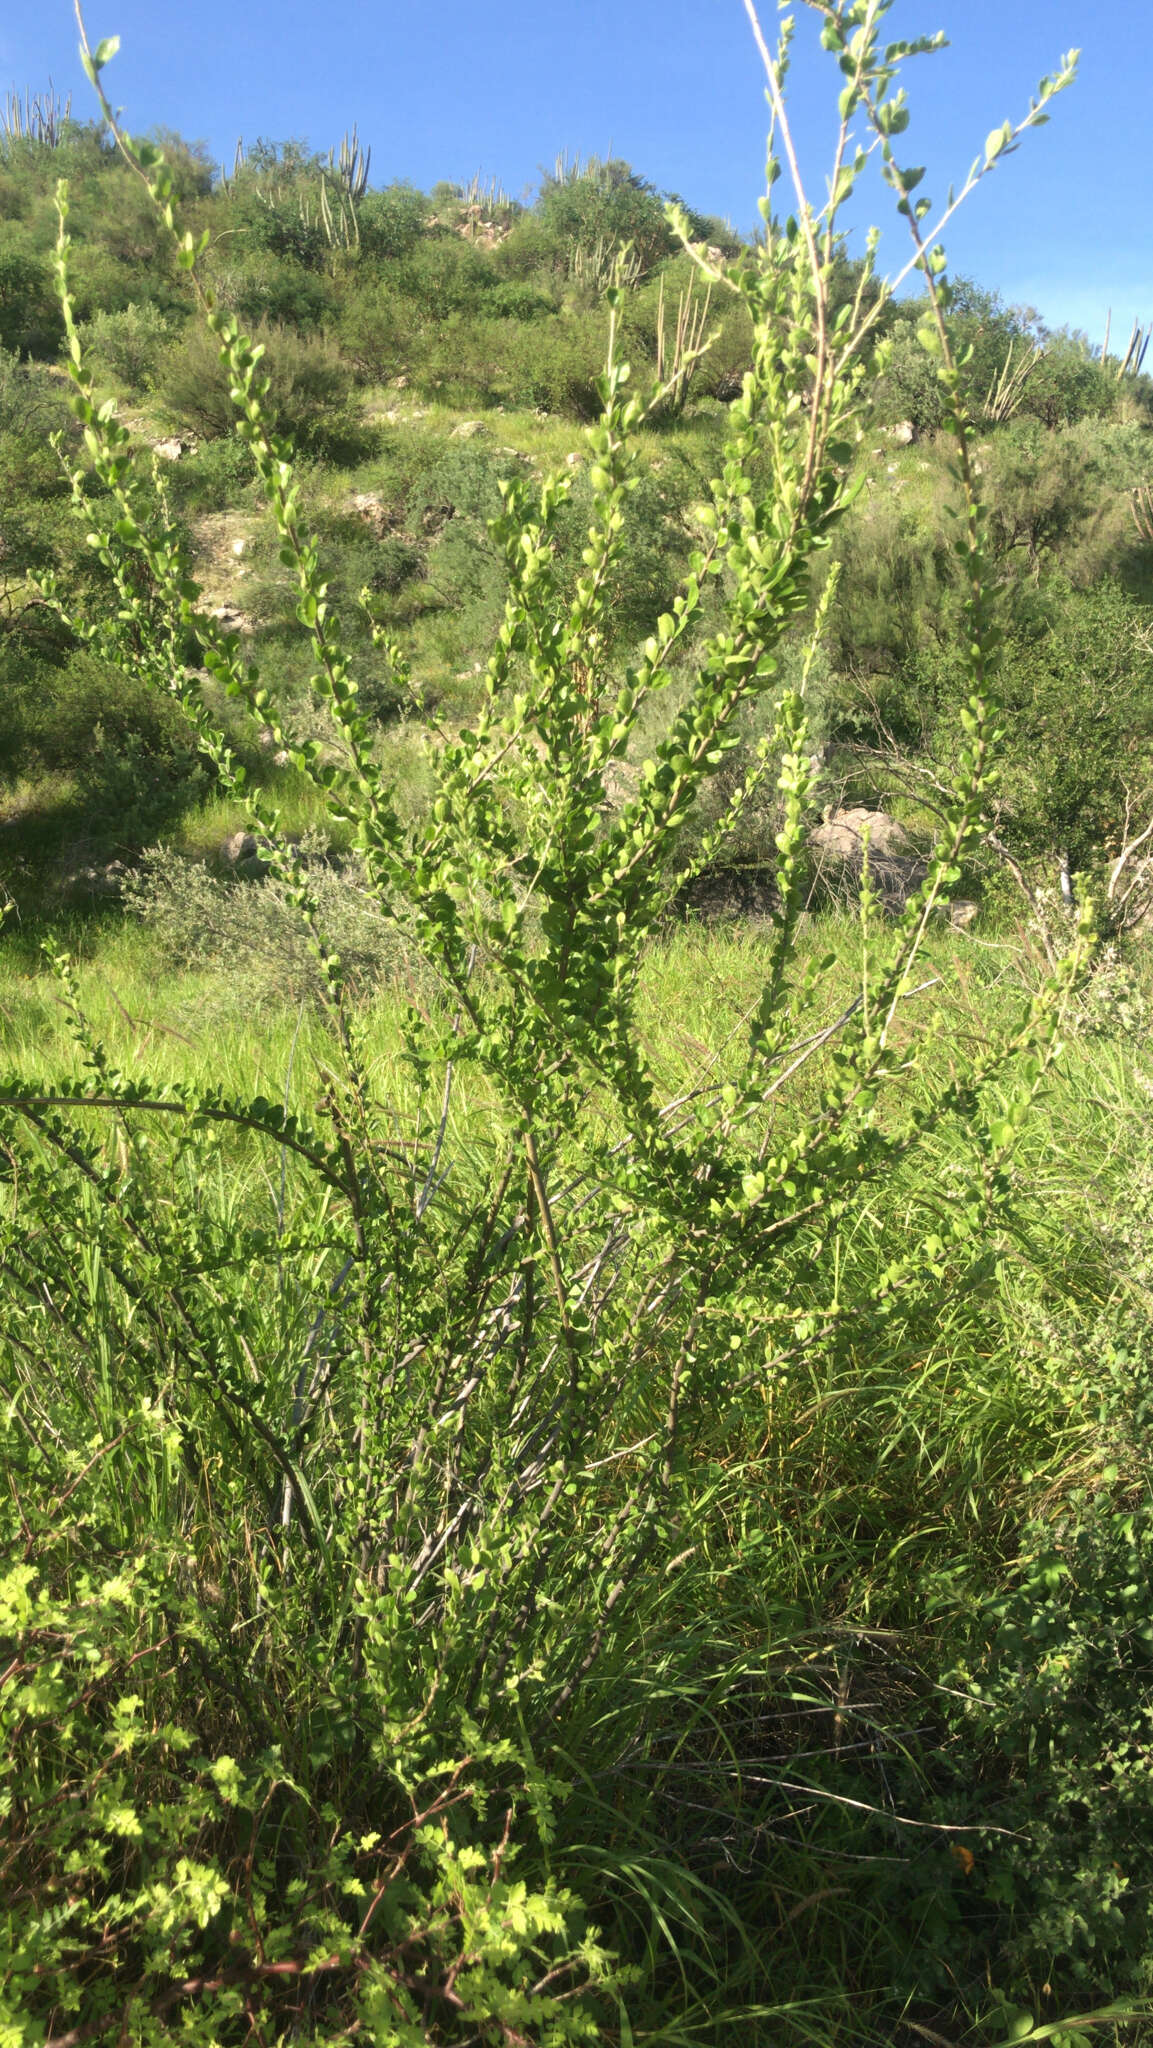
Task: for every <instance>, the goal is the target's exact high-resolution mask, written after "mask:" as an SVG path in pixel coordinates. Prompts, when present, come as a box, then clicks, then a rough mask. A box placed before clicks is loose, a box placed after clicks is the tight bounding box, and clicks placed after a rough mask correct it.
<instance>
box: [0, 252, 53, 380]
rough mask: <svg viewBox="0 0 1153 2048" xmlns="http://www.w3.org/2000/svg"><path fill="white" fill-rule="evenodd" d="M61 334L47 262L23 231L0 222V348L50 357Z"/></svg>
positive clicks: (24, 354) (19, 353)
mask: <svg viewBox="0 0 1153 2048" xmlns="http://www.w3.org/2000/svg"><path fill="white" fill-rule="evenodd" d="M61 332H62V329H61V325H60V317H59V309H58V307H57V305H56V303H55V300H54V297H53V292H52V277H51V273H50V271H49V268H48V265H47V263H46V262H45V261H44V259H43V257H42V256H41V255H40V254H39V253H38V252H37V251H36V250H35V249H34V248H33V247H32V246H30V244H29V241H28V238H27V236H26V234H25V233H24V231H23V229H22V228H20V227H18V226H15V225H14V224H10V223H8V222H4V223H0V348H2V349H11V350H12V351H13V352H14V353H15V354H16V355H21V356H48V357H52V356H55V354H56V351H57V349H58V348H59V346H60V336H61Z"/></svg>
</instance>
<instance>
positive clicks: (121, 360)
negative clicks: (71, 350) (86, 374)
mask: <svg viewBox="0 0 1153 2048" xmlns="http://www.w3.org/2000/svg"><path fill="white" fill-rule="evenodd" d="M83 340H84V346H85V348H86V349H87V351H88V354H89V357H90V360H91V362H92V366H93V368H94V370H95V371H96V374H97V375H98V376H99V377H101V378H103V379H105V381H106V382H108V383H110V384H114V385H119V386H120V387H121V388H123V387H125V386H126V387H127V388H128V389H129V390H130V391H148V390H151V388H152V385H153V384H154V382H155V380H156V373H157V370H158V368H159V366H160V362H161V359H162V358H163V356H164V354H165V351H166V350H167V348H168V346H169V344H170V342H171V340H172V323H171V321H169V320H166V319H165V317H164V315H163V313H160V312H158V311H157V309H156V307H155V306H152V305H147V304H146V305H143V306H136V305H130V306H125V308H124V310H123V312H120V313H96V314H95V315H94V316H93V318H92V319H91V320H89V321H87V322H86V323H85V325H84V328H83Z"/></svg>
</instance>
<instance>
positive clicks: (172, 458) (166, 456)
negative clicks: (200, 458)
mask: <svg viewBox="0 0 1153 2048" xmlns="http://www.w3.org/2000/svg"><path fill="white" fill-rule="evenodd" d="M152 453H153V454H154V455H159V457H160V459H161V461H162V462H179V460H180V458H181V456H182V455H188V454H189V453H191V450H190V449H189V445H188V443H187V441H182V440H181V438H180V436H179V434H170V435H169V436H168V439H167V440H166V441H154V442H153V443H152Z"/></svg>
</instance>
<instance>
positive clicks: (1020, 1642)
mask: <svg viewBox="0 0 1153 2048" xmlns="http://www.w3.org/2000/svg"><path fill="white" fill-rule="evenodd" d="M1151 1616H1153V1510H1151V1509H1150V1507H1149V1506H1148V1504H1147V1503H1145V1502H1139V1503H1135V1504H1117V1503H1114V1502H1112V1501H1110V1500H1109V1498H1108V1496H1107V1495H1098V1496H1094V1497H1089V1498H1082V1499H1080V1500H1078V1499H1073V1500H1072V1501H1070V1502H1069V1503H1067V1505H1066V1509H1065V1512H1064V1513H1063V1514H1062V1516H1061V1517H1060V1518H1059V1519H1058V1520H1057V1521H1056V1522H1055V1523H1051V1524H1045V1523H1035V1524H1033V1525H1032V1526H1030V1527H1029V1528H1027V1529H1026V1530H1025V1531H1024V1532H1023V1542H1022V1553H1021V1558H1020V1561H1019V1565H1018V1571H1017V1577H1016V1583H1015V1585H1014V1587H1013V1590H1012V1592H1011V1593H1010V1594H1009V1595H1008V1596H1007V1597H1003V1598H1001V1599H998V1600H997V1601H995V1602H994V1603H992V1605H991V1606H990V1608H989V1609H988V1610H987V1611H986V1614H985V1616H984V1617H983V1618H984V1622H985V1626H986V1628H987V1629H988V1630H989V1640H988V1645H987V1647H985V1646H984V1645H982V1646H981V1648H979V1649H978V1651H977V1653H976V1655H975V1658H974V1660H973V1662H972V1663H971V1664H969V1665H968V1666H967V1667H965V1668H963V1669H961V1670H960V1671H957V1672H955V1673H951V1674H950V1675H949V1677H948V1679H947V1681H946V1682H947V1683H948V1684H949V1685H951V1686H952V1687H954V1688H955V1689H956V1693H957V1695H959V1696H961V1697H963V1699H964V1705H963V1706H962V1707H960V1708H958V1707H956V1706H953V1708H952V1710H951V1715H952V1720H953V1724H954V1728H955V1731H956V1734H957V1736H958V1737H959V1738H960V1740H961V1741H963V1743H964V1746H965V1749H966V1752H967V1755H968V1757H969V1758H970V1759H976V1760H977V1765H978V1772H979V1776H978V1779H977V1784H978V1787H979V1796H978V1798H976V1799H973V1798H972V1797H970V1799H969V1800H968V1802H967V1811H968V1814H969V1815H970V1816H971V1817H972V1819H973V1821H974V1822H975V1823H976V1824H977V1826H978V1827H980V1826H982V1825H986V1824H987V1825H989V1826H990V1829H991V1830H997V1832H992V1831H991V1832H990V1833H989V1834H988V1836H986V1837H985V1838H984V1839H983V1840H982V1841H981V1844H980V1851H979V1856H978V1861H977V1875H976V1886H977V1889H978V1891H979V1893H980V1894H981V1895H982V1896H983V1897H984V1898H985V1899H986V1900H988V1901H989V1902H990V1904H992V1905H995V1907H996V1908H997V1923H998V1924H999V1925H1000V1927H1001V1928H1002V1929H1003V1930H1004V1932H1003V1936H1002V1941H1003V1946H1002V1947H1001V1949H1000V1952H999V1953H998V1954H996V1955H995V1956H994V1957H993V1968H994V1969H995V1970H996V1971H997V1973H998V1975H1000V1976H1002V1981H1004V1980H1005V1978H1006V1977H1007V1978H1008V1981H1009V1982H1016V1983H1018V1984H1019V1983H1021V1982H1022V1981H1026V1982H1029V1981H1031V1982H1033V1983H1035V1984H1038V1985H1040V1984H1042V1983H1043V1984H1045V1985H1046V1986H1047V1987H1049V1997H1050V1998H1055V1999H1061V1998H1067V1999H1072V2000H1073V2001H1078V2000H1080V2001H1081V2002H1084V2001H1085V2000H1086V1999H1089V2000H1092V1999H1093V1998H1095V1997H1101V1998H1105V1999H1115V2000H1123V1999H1126V1998H1132V1997H1138V1998H1148V1997H1149V1996H1150V1994H1151V1993H1153V1851H1151V1846H1150V1845H1151V1842H1153V1622H1151V1619H1150V1617H1151ZM972 1768H973V1766H972V1762H970V1763H969V1764H968V1765H967V1767H966V1772H965V1779H964V1781H963V1782H964V1786H965V1790H966V1791H967V1792H970V1793H971V1792H972V1787H973V1780H972V1776H971V1772H972ZM1002 1830H1004V1831H1005V1832H1000V1831H1002ZM990 1917H992V1916H990Z"/></svg>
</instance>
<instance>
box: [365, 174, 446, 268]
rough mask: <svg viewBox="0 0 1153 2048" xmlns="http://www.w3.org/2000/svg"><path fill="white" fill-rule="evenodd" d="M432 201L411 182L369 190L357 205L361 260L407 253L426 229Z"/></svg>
mask: <svg viewBox="0 0 1153 2048" xmlns="http://www.w3.org/2000/svg"><path fill="white" fill-rule="evenodd" d="M428 211H429V203H428V200H427V199H426V198H425V196H424V193H423V192H418V191H416V190H415V188H414V187H413V186H411V185H401V184H394V185H386V186H384V187H383V188H382V189H381V190H379V191H376V192H366V193H365V195H364V198H363V199H362V200H361V201H360V204H359V206H358V208H357V225H358V226H359V229H360V253H361V259H362V261H364V262H368V263H379V262H381V261H384V262H392V261H395V259H396V258H398V257H403V256H407V255H409V254H410V252H411V251H412V250H413V249H414V248H415V247H416V244H417V243H418V242H419V240H420V238H421V236H422V234H423V233H424V231H425V221H426V219H427V216H428Z"/></svg>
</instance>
